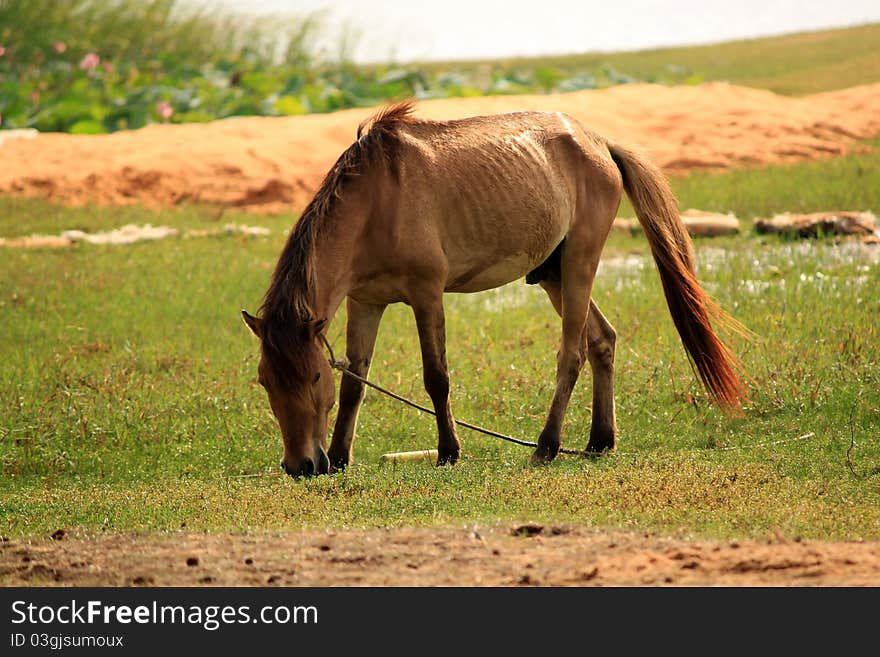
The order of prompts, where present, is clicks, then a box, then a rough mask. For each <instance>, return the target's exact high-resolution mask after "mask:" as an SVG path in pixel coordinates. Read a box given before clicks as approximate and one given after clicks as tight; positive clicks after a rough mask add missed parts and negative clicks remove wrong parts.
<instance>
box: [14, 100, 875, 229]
mask: <svg viewBox="0 0 880 657" xmlns="http://www.w3.org/2000/svg"><path fill="white" fill-rule="evenodd" d="M525 109H535V110H551V111H557V110H558V111H563V112H568V113H569V114H572V115H573V116H575V117H576V118H577V119H579V120H580V121H581V122H583V123H584V125H586V126H588V127H591V128H592V129H594V130H596V131H598V132H600V133H602V134H603V135H606V136H607V137H609V138H611V139H614V140H617V141H620V142H622V143H625V144H629V145H633V146H638V147H641V148H643V149H645V150H647V151H648V152H649V153H650V154H651V155H653V157H654V158H655V159H656V160H657V162H658V163H659V164H660V165H661V166H663V167H664V168H665V169H666V170H667V171H668V172H670V173H680V172H684V171H689V170H692V169H704V168H729V167H737V166H745V165H756V164H763V163H768V162H780V161H783V162H784V161H794V160H802V159H811V158H818V157H822V156H828V155H841V154H843V153H846V152H847V150H848V149H849V148H851V147H852V145H853V141H854V140H856V139H864V138H868V137H873V136H875V135H878V134H880V84H874V85H865V86H860V87H853V88H851V89H844V90H841V91H834V92H828V93H823V94H817V95H814V96H808V97H805V98H788V97H784V96H777V95H775V94H773V93H771V92H769V91H761V90H756V89H748V88H744V87H736V86H732V85H729V84H724V83H711V84H704V85H700V86H695V87H665V86H659V85H648V84H639V85H625V86H618V87H613V88H610V89H604V90H597V91H582V92H578V93H571V94H564V95H545V96H494V97H486V98H467V99H449V100H436V101H429V102H424V103H421V104H420V105H419V110H418V113H419V114H420V115H422V116H426V117H430V118H437V119H449V118H458V117H464V116H472V115H476V114H487V113H493V112H508V111H515V110H525ZM373 111H374V110H349V111H345V112H338V113H335V114H324V115H310V116H302V117H291V118H265V117H248V118H235V119H226V120H224V121H215V122H212V123H205V124H187V125H179V126H178V125H161V126H158V125H157V126H150V127H147V128H144V129H142V130H136V131H131V132H121V133H116V134H113V135H106V136H74V135H64V134H41V135H39V136H38V137H36V138H35V139H8V140H6V141H5V142H3V143H2V145H0V163H2V164H0V192H3V193H11V194H20V195H28V196H43V197H46V198H49V199H52V200H56V201H59V202H64V203H73V204H79V203H85V202H98V203H133V202H140V203H143V204H146V205H150V206H168V205H173V204H176V203H180V202H182V201H199V202H205V203H213V204H219V205H223V206H236V207H247V208H248V209H250V210H259V211H267V212H275V211H283V210H299V209H302V207H303V206H304V205H305V204H306V203H307V202H308V200H309V198H310V197H311V195H312V193H313V192H314V190H315V189H316V186H317V185H318V184H319V183H320V181H321V179H322V177H323V174H324V173H325V172H326V170H327V169H328V168H329V166H330V165H331V164H332V163H333V161H334V160H335V159H336V157H337V156H338V155H339V154H340V153H341V152H342V150H343V149H344V148H345V147H347V146H348V145H349V144H350V143H351V142H352V140H353V139H354V134H355V129H356V126H357V124H358V123H359V122H360V121H361V120H362V119H364V118H366V117H367V116H368V115H369V114H371V113H372V112H373Z"/></svg>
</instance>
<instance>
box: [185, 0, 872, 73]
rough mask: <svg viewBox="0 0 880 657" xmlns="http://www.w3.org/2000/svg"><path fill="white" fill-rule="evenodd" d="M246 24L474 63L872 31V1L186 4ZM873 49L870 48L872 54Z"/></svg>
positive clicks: (370, 56)
mask: <svg viewBox="0 0 880 657" xmlns="http://www.w3.org/2000/svg"><path fill="white" fill-rule="evenodd" d="M191 1H195V2H199V1H201V2H203V3H204V4H208V5H209V6H211V7H229V8H232V9H235V10H237V11H241V12H246V13H251V14H269V15H275V14H284V13H289V14H294V15H303V14H308V13H311V12H314V11H316V10H324V11H326V18H325V22H326V24H327V28H326V36H325V38H326V41H325V42H324V43H322V44H318V45H319V46H321V47H323V48H324V49H326V50H328V51H329V52H330V54H336V53H335V52H334V50H336V49H338V46H337V44H338V41H339V34H340V32H341V31H342V30H344V29H345V28H346V26H350V27H352V28H354V29H355V30H356V32H358V33H359V34H360V37H359V39H358V40H357V41H356V44H357V45H356V47H355V49H354V52H353V53H352V54H353V56H354V58H355V59H356V60H358V61H361V62H366V61H388V60H390V59H396V60H398V61H404V62H405V61H412V60H425V59H477V58H490V57H492V58H494V57H505V56H518V55H523V56H526V55H548V54H565V53H578V52H588V51H597V50H605V51H608V50H638V49H643V48H651V47H657V46H673V45H682V44H695V43H713V42H718V41H726V40H730V39H737V38H748V37H753V36H764V35H772V34H784V33H787V32H798V31H803V30H812V29H821V28H826V27H842V26H847V25H857V24H862V23H870V22H880V0H727V1H723V2H722V1H716V0H503V1H497V0H486V1H480V0H443V1H442V2H431V1H428V0H384V1H382V2H365V1H363V0H361V1H358V0H332V1H328V0H215V1H213V2H207V0H191ZM878 45H880V44H878Z"/></svg>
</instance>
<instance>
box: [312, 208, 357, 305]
mask: <svg viewBox="0 0 880 657" xmlns="http://www.w3.org/2000/svg"><path fill="white" fill-rule="evenodd" d="M362 226H363V218H362V217H360V214H359V213H354V212H352V213H346V214H345V215H344V216H340V217H334V218H333V220H332V221H330V222H328V226H327V227H326V229H325V230H323V231H321V233H320V234H319V235H318V237H317V239H316V241H315V259H314V268H315V271H314V276H315V279H314V282H315V287H314V292H313V294H314V296H313V300H312V305H313V310H314V313H315V317H316V318H327V319H332V318H333V316H334V315H335V314H336V311H337V310H338V309H339V305H340V304H341V303H342V300H343V299H345V297H346V295H347V294H348V291H349V290H350V289H351V282H352V281H351V275H352V268H353V263H354V255H355V246H356V244H357V236H358V235H359V234H360V232H361V228H362Z"/></svg>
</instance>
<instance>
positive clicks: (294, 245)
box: [258, 100, 416, 384]
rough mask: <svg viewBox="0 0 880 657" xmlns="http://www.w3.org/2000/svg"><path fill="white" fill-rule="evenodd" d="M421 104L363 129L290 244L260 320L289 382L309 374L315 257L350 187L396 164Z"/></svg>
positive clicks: (385, 112) (406, 105)
mask: <svg viewBox="0 0 880 657" xmlns="http://www.w3.org/2000/svg"><path fill="white" fill-rule="evenodd" d="M414 111H415V101H413V100H405V101H402V102H399V103H395V104H393V105H389V106H386V107H384V108H382V109H381V110H379V112H377V113H376V114H374V115H373V116H371V117H370V118H368V119H367V120H365V121H362V122H361V123H360V125H358V129H357V141H355V142H354V143H353V144H352V145H351V146H349V147H348V148H347V149H346V150H345V151H344V152H343V153H342V155H340V156H339V159H337V160H336V163H335V164H334V165H333V166H332V167H331V169H330V171H328V172H327V175H326V176H325V177H324V180H323V182H322V183H321V186H320V188H319V189H318V191H317V192H316V193H315V196H314V197H313V198H312V200H311V201H310V202H309V204H308V205H307V206H306V209H305V210H303V213H302V215H301V216H300V219H299V221H297V222H296V225H295V226H294V228H293V230H292V231H291V234H290V237H288V239H287V243H286V244H285V245H284V248H283V250H282V251H281V255H280V256H279V258H278V262H277V264H276V265H275V271H274V273H273V274H272V280H271V283H270V284H269V289H268V290H267V291H266V294H265V296H264V297H263V303H262V305H261V306H260V309H259V312H258V315H259V316H260V318H261V320H262V321H261V327H262V328H261V333H262V335H261V337H262V344H263V351H264V354H265V355H266V356H268V357H269V358H270V362H272V363H275V364H277V365H276V366H275V367H274V369H275V371H276V374H277V375H278V376H279V377H280V378H281V379H282V380H284V381H286V383H288V384H290V383H292V382H294V381H297V380H299V381H301V380H303V379H304V378H305V376H307V375H308V374H309V372H308V367H309V362H308V359H307V358H303V356H304V355H306V347H307V346H308V344H307V343H308V341H309V339H310V337H311V336H310V335H309V330H308V326H307V324H308V323H309V322H311V321H312V320H314V319H319V318H316V317H315V316H314V309H313V308H312V295H313V291H314V289H315V275H316V271H315V270H316V263H315V252H316V246H317V243H318V238H319V236H320V235H321V232H322V231H323V229H325V228H326V226H327V224H328V222H329V217H330V215H331V214H332V213H333V211H334V209H335V208H336V206H337V202H338V201H339V199H341V198H342V195H343V192H344V190H345V187H346V184H347V183H348V182H349V181H350V180H351V179H352V178H354V177H356V176H358V175H361V174H362V173H363V172H364V171H366V169H367V168H368V167H369V166H370V165H371V164H373V163H374V162H376V161H379V160H384V161H386V162H388V161H390V159H391V156H392V153H393V147H394V144H396V137H397V134H396V129H397V127H398V126H399V125H400V124H401V123H409V122H414V121H415V120H416V119H415V118H413V117H412V113H413V112H414Z"/></svg>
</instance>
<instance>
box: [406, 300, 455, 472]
mask: <svg viewBox="0 0 880 657" xmlns="http://www.w3.org/2000/svg"><path fill="white" fill-rule="evenodd" d="M412 308H413V313H414V314H415V318H416V326H417V327H418V332H419V342H420V344H421V348H422V371H423V375H424V380H425V390H426V391H427V393H428V396H429V397H430V398H431V401H432V402H433V404H434V412H435V413H436V414H437V433H438V441H437V452H438V456H437V465H446V464H449V465H452V464H454V463H455V462H456V461H458V458H459V456H460V455H461V444H460V443H459V441H458V435H457V434H456V431H455V420H454V419H453V418H452V408H451V406H450V404H449V370H448V369H447V366H446V320H445V315H444V312H443V293H442V291H441V292H440V293H439V294H436V295H431V296H430V297H429V298H428V300H427V301H422V302H418V303H412Z"/></svg>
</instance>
